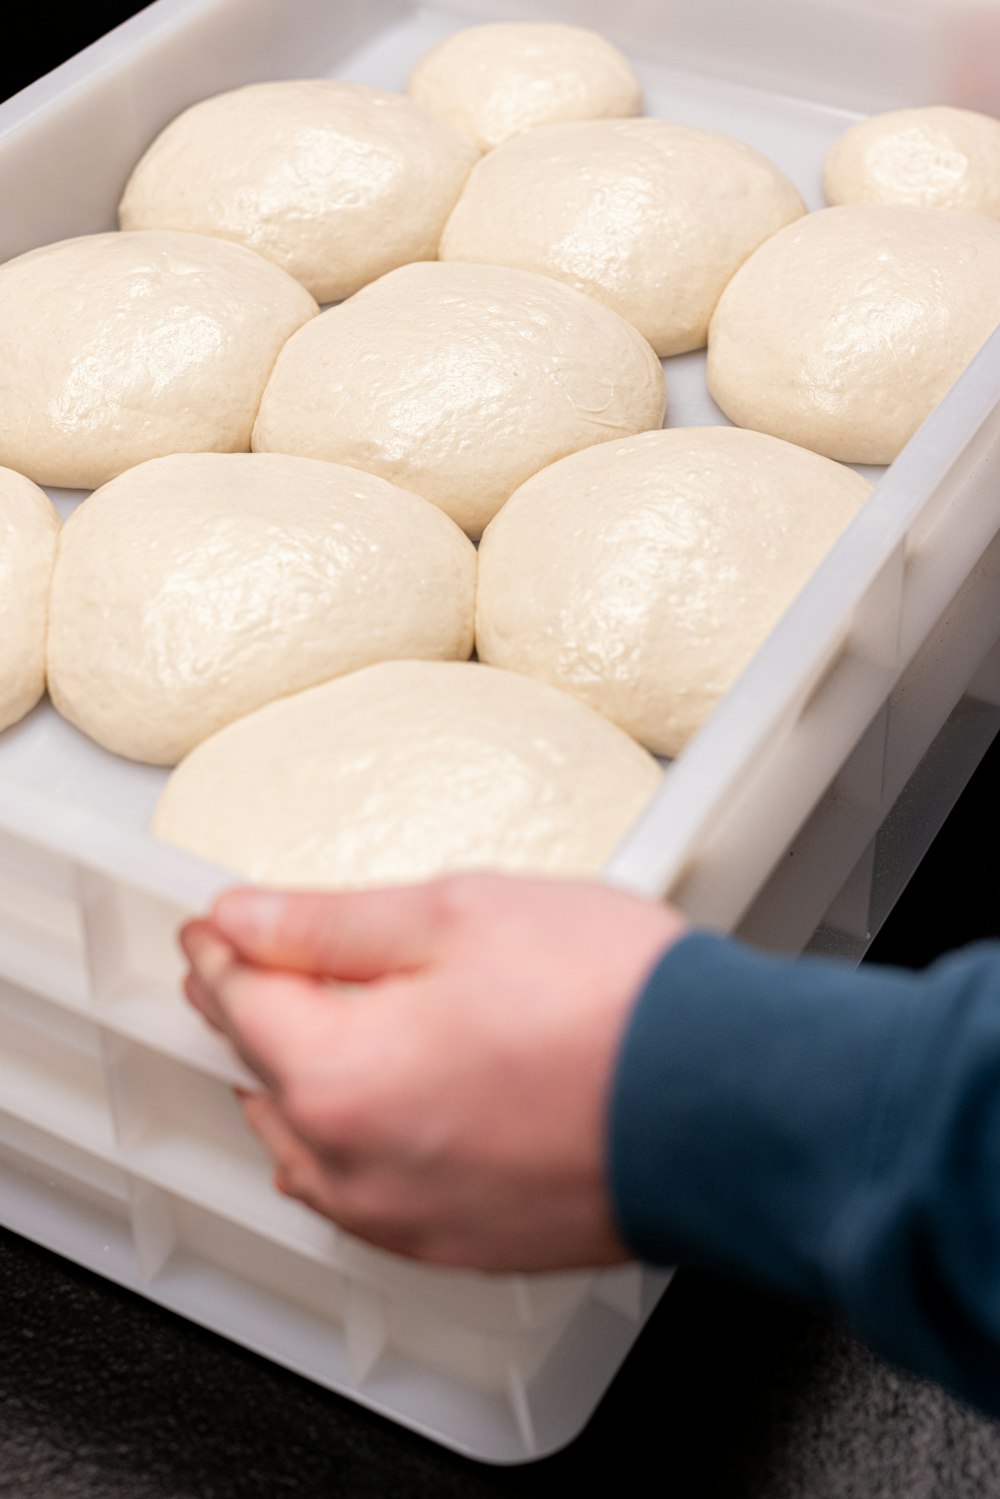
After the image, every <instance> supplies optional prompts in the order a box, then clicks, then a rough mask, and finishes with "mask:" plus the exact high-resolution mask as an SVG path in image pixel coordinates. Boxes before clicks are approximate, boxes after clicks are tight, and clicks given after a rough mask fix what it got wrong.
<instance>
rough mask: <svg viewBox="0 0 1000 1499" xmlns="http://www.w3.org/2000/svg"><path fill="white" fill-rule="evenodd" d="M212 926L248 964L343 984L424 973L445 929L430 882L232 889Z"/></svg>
mask: <svg viewBox="0 0 1000 1499" xmlns="http://www.w3.org/2000/svg"><path fill="white" fill-rule="evenodd" d="M212 921H213V923H214V925H215V927H216V929H217V930H218V932H219V933H220V935H221V936H223V937H225V939H226V940H227V941H228V942H230V943H231V944H232V945H233V947H235V948H236V950H237V952H238V953H239V954H240V955H241V957H243V958H245V959H246V960H247V961H248V962H251V963H258V964H262V965H263V966H265V967H268V968H281V969H286V970H290V971H292V972H294V973H308V974H313V975H322V976H324V977H329V978H335V979H340V980H342V981H345V982H348V983H350V982H358V983H363V982H365V981H366V980H369V979H377V978H382V977H384V976H387V975H390V974H396V973H401V972H406V971H411V970H413V969H416V968H421V967H423V966H424V965H425V964H426V963H427V962H428V960H429V958H430V956H431V953H432V950H433V948H434V946H435V944H436V939H437V937H438V935H439V933H440V931H441V924H442V922H441V903H440V901H439V900H437V898H436V886H435V885H433V884H428V885H413V886H400V887H398V888H392V889H386V890H362V891H344V892H331V891H315V892H314V891H307V892H296V891H288V892H285V891H275V890H254V889H246V890H229V891H227V892H226V893H225V894H224V895H222V896H220V897H219V899H218V900H217V901H216V903H215V907H214V910H213V912H212Z"/></svg>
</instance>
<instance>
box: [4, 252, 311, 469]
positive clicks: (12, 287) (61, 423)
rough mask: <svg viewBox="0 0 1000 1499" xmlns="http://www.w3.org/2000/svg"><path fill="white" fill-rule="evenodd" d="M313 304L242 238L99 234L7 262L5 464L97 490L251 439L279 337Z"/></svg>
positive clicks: (240, 446) (243, 446) (240, 448)
mask: <svg viewBox="0 0 1000 1499" xmlns="http://www.w3.org/2000/svg"><path fill="white" fill-rule="evenodd" d="M317 311H318V309H317V307H316V303H315V302H314V301H313V299H312V297H311V296H310V295H309V293H308V292H307V291H304V290H303V288H302V287H301V286H299V285H298V283H297V282H295V281H293V280H292V278H291V277H290V276H286V275H285V273H284V271H280V270H278V268H277V266H273V265H270V264H269V263H268V261H266V260H263V259H262V258H261V257H260V256H259V255H254V254H253V253H252V252H251V251H250V250H245V249H244V248H243V246H242V245H230V244H226V243H225V242H224V241H223V240H218V239H209V238H207V237H206V236H205V235H201V234H172V233H166V232H163V233H160V232H157V231H151V232H149V233H138V234H91V235H87V236H85V237H83V238H81V239H69V240H62V241H60V242H59V243H58V244H54V245H44V246H43V247H42V248H41V249H39V250H30V251H29V252H28V254H26V255H20V256H18V258H17V259H16V260H9V261H8V262H7V263H6V265H3V266H0V412H2V420H0V463H5V464H9V465H10V467H11V468H15V469H18V470H19V471H20V472H21V473H24V474H27V475H28V476H29V478H31V479H34V480H35V482H36V483H38V484H54V485H65V486H67V487H68V488H70V489H96V488H97V486H98V485H99V484H105V483H107V481H108V480H109V479H113V478H114V477H115V475H116V474H120V473H122V472H123V470H125V469H127V468H132V467H133V465H134V464H136V463H142V462H143V461H144V460H145V459H147V458H159V457H161V456H163V455H164V454H166V453H196V452H206V451H207V452H246V450H247V449H248V448H249V446H250V431H251V428H252V427H253V422H254V417H255V416H256V415H257V407H258V406H259V404H260V397H261V392H262V391H263V389H264V384H265V381H266V380H267V377H268V375H269V374H270V373H271V368H272V366H273V364H274V361H275V359H276V357H277V354H278V350H279V349H280V348H281V346H282V344H283V343H284V342H285V340H286V339H287V338H288V337H289V335H290V334H292V333H294V332H295V330H296V329H297V328H299V327H301V326H302V324H303V323H304V322H306V321H307V320H308V319H309V318H311V317H314V316H315V314H316V312H317Z"/></svg>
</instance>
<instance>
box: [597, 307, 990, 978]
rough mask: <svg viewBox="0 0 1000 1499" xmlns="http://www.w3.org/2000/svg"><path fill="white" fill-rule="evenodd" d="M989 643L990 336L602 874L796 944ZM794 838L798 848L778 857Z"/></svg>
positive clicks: (980, 669)
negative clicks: (799, 855)
mask: <svg viewBox="0 0 1000 1499" xmlns="http://www.w3.org/2000/svg"><path fill="white" fill-rule="evenodd" d="M998 639H1000V334H997V335H995V336H994V338H993V339H992V340H991V342H990V343H989V344H988V345H987V346H986V348H985V349H984V350H983V351H982V353H981V354H980V355H979V357H978V358H977V359H976V360H975V361H974V363H973V364H972V365H971V366H970V368H969V369H968V370H967V371H966V373H965V374H964V375H963V377H962V378H961V380H960V381H959V382H958V384H957V385H956V386H955V388H954V389H953V390H952V391H951V392H950V393H949V395H948V396H947V397H946V399H945V401H944V402H943V403H942V404H941V406H940V407H939V408H938V409H937V411H935V412H934V413H933V415H932V416H931V418H930V419H929V420H928V421H927V422H926V423H925V424H924V426H923V427H922V428H921V430H920V431H919V432H918V434H917V435H916V437H915V438H914V439H913V441H912V442H911V444H910V445H909V447H908V448H907V449H906V451H905V452H904V453H903V454H902V455H901V457H900V458H899V459H898V460H897V462H896V463H895V464H894V465H893V467H892V468H891V469H890V470H889V471H888V473H887V474H886V475H885V476H884V477H883V479H882V480H881V482H880V483H879V485H878V488H877V490H876V493H875V495H874V496H873V497H872V499H871V500H870V501H869V502H868V505H867V507H866V509H865V510H864V511H863V512H862V513H861V514H860V515H859V516H858V517H857V519H856V520H855V522H854V524H853V525H852V526H851V527H850V528H849V530H848V531H847V532H846V533H845V535H844V536H843V537H842V538H841V540H840V541H839V542H838V544H837V545H836V547H834V549H833V550H832V551H831V553H830V555H829V556H828V557H827V559H826V560H825V562H824V563H823V565H822V566H821V567H820V568H819V570H818V571H817V573H816V575H815V576H814V577H813V579H812V580H811V581H810V584H809V586H808V588H807V589H805V590H804V591H803V593H802V594H801V595H800V596H799V598H798V599H797V600H796V602H795V603H794V604H793V605H792V607H791V609H790V610H789V612H788V614H787V615H786V616H785V618H784V619H783V620H782V621H781V623H780V625H779V626H778V628H777V629H776V630H775V632H774V633H773V635H772V636H771V638H770V639H769V640H768V641H767V642H766V644H765V645H764V647H763V648H762V649H761V651H759V652H758V654H757V656H756V657H755V659H754V660H753V661H752V662H751V664H750V666H749V667H748V668H747V670H746V672H745V673H744V674H743V677H742V678H741V680H740V681H739V682H738V683H737V685H736V687H735V688H734V689H733V691H732V692H731V693H730V694H729V695H728V697H727V698H726V700H725V701H724V702H723V703H722V704H721V705H720V707H719V709H718V710H717V711H716V713H715V714H714V715H713V717H712V719H711V720H710V721H709V723H708V724H707V726H706V727H705V729H703V731H702V733H701V734H700V735H699V737H698V739H697V741H696V742H695V743H694V744H693V745H692V747H691V750H690V751H689V752H688V753H686V754H685V755H684V756H682V757H681V759H680V760H679V761H678V762H677V764H676V765H675V766H674V767H673V768H672V770H671V771H670V773H669V775H668V776H667V778H666V780H665V783H664V785H663V787H662V789H661V791H660V793H659V794H658V796H657V798H656V801H655V802H654V804H653V806H652V807H651V808H650V809H649V810H648V811H647V813H646V814H645V815H644V817H643V818H642V820H641V822H640V823H639V824H638V825H637V826H636V828H635V829H634V831H633V833H632V834H631V836H630V837H629V838H627V839H626V840H625V843H624V844H623V846H622V847H621V848H620V849H619V851H618V853H617V854H616V856H615V858H614V859H613V860H612V862H611V865H610V867H609V870H608V876H609V878H611V879H613V880H614V881H616V882H618V883H621V884H624V885H626V886H629V887H631V888H635V889H639V890H644V891H646V892H648V893H656V894H669V895H671V896H673V898H675V899H676V900H678V901H679V902H680V903H681V904H682V905H683V906H684V908H685V910H687V911H688V912H689V913H690V914H691V915H692V916H693V917H694V918H695V919H697V920H700V921H705V922H708V923H711V924H713V925H716V926H719V927H721V928H723V929H725V930H733V929H735V928H738V927H740V923H741V922H743V921H744V919H745V918H747V917H748V913H749V911H750V908H751V907H752V906H753V907H754V908H755V909H754V916H753V919H752V920H751V921H749V922H748V925H747V926H746V927H745V928H744V930H745V931H747V932H748V933H749V934H752V935H753V937H754V938H755V940H758V941H760V942H761V943H763V944H764V945H767V946H772V947H775V948H779V949H784V950H788V951H795V950H797V949H799V948H801V947H802V946H803V945H804V944H805V943H807V942H808V941H809V939H810V937H811V936H812V934H813V933H814V932H815V931H816V929H817V927H818V926H819V925H820V924H821V923H822V921H823V918H824V916H825V913H826V911H827V907H828V905H829V904H830V903H831V902H832V901H833V900H834V898H835V897H836V896H837V893H838V890H839V888H840V886H841V884H842V883H843V882H844V880H846V879H847V877H848V876H849V874H850V873H851V870H852V868H853V867H854V866H855V864H856V863H857V861H858V860H859V859H860V858H861V857H862V854H863V852H864V850H865V847H866V845H868V844H870V843H871V841H872V840H873V839H874V837H875V835H876V833H877V830H878V828H879V826H880V824H881V823H882V822H884V821H885V819H886V818H887V816H888V814H889V812H890V810H891V808H892V807H893V806H894V804H895V803H896V802H897V801H898V800H899V798H900V797H901V795H902V794H903V792H904V789H905V788H906V786H907V784H908V783H909V782H910V780H911V779H912V778H913V777H914V775H915V774H916V772H917V771H918V768H919V766H920V764H921V762H922V760H923V759H924V757H925V756H926V755H927V754H928V753H929V752H930V750H931V748H932V745H933V744H934V742H935V740H936V738H937V736H938V734H939V733H940V732H941V730H942V729H943V728H944V727H945V725H946V723H947V722H948V720H949V718H950V717H951V715H952V714H953V713H954V711H955V710H956V708H957V707H958V705H959V704H960V703H961V702H962V700H963V699H964V698H965V697H966V695H967V694H968V695H970V698H971V700H972V701H974V702H979V703H981V704H982V705H983V707H984V708H986V709H990V708H994V707H996V698H995V686H994V675H995V674H994V673H993V672H992V671H991V669H990V665H989V663H990V662H991V659H992V655H993V653H994V652H995V651H996V649H997V642H998ZM988 717H989V715H987V718H988ZM994 729H995V725H994ZM988 742H989V733H987V735H986V743H988ZM983 748H985V744H984V745H983ZM796 840H798V845H799V848H800V851H801V852H802V853H805V852H806V851H807V850H808V851H809V853H808V857H807V858H799V859H798V861H797V862H796V863H795V865H794V868H791V867H788V866H789V864H790V860H789V855H790V853H792V851H793V849H794V847H795V843H796ZM783 861H784V864H785V866H786V868H785V870H784V871H783V872H782V871H781V869H780V866H781V865H782V862H783ZM751 864H752V865H753V868H754V871H755V878H754V880H748V879H747V877H746V872H747V869H748V867H749V866H750V865H751ZM776 871H778V872H777V874H776V873H775V872H776ZM769 880H773V882H774V883H773V884H772V886H771V890H770V896H768V894H767V892H766V889H765V886H766V884H767V882H768V881H769Z"/></svg>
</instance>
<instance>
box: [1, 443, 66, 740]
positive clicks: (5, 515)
mask: <svg viewBox="0 0 1000 1499" xmlns="http://www.w3.org/2000/svg"><path fill="white" fill-rule="evenodd" d="M58 535H59V516H58V515H57V514H56V510H55V507H54V506H53V504H52V502H51V500H50V499H49V497H48V496H47V495H45V494H43V493H42V491H41V490H40V489H39V488H37V486H36V485H34V484H32V483H31V480H30V479H25V478H24V477H23V476H22V475H21V474H15V473H13V472H12V470H11V469H9V468H0V730H2V729H7V728H9V727H10V725H11V724H13V723H17V721H18V719H20V718H23V717H24V715H25V714H26V713H29V712H30V711H31V709H32V708H33V707H34V706H35V704H36V703H37V702H38V700H39V698H40V697H41V696H42V693H43V692H44V691H45V630H46V622H47V619H48V607H49V582H50V579H51V577H52V566H53V563H54V562H55V556H56V539H57V537H58Z"/></svg>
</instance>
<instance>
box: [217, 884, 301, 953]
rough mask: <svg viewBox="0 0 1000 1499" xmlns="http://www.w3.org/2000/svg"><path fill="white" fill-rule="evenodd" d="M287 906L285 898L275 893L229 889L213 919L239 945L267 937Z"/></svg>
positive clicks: (218, 905) (223, 932) (219, 928)
mask: <svg viewBox="0 0 1000 1499" xmlns="http://www.w3.org/2000/svg"><path fill="white" fill-rule="evenodd" d="M284 905H285V897H284V896H283V895H281V894H280V893H279V892H277V891H274V890H227V891H226V893H225V895H220V897H219V899H218V900H217V901H216V903H215V908H214V910H213V912H212V919H213V921H214V922H215V925H216V927H217V928H218V930H219V931H220V932H221V933H222V935H223V936H224V937H228V938H229V940H230V941H231V942H234V943H236V945H237V946H239V944H240V943H242V942H247V941H253V940H257V941H259V940H260V938H261V937H266V936H267V935H268V933H269V932H271V931H272V930H273V929H274V928H275V927H276V926H277V925H278V922H279V921H280V920H281V916H282V912H283V910H284Z"/></svg>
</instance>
